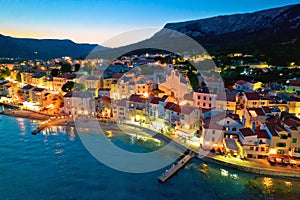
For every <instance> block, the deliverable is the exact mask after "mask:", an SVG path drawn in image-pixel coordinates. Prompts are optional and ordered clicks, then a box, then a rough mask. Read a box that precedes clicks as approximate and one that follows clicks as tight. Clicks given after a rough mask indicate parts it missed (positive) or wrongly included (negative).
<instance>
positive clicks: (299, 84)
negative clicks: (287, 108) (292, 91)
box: [290, 80, 300, 87]
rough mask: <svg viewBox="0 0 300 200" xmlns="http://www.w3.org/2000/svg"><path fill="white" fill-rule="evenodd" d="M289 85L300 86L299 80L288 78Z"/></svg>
mask: <svg viewBox="0 0 300 200" xmlns="http://www.w3.org/2000/svg"><path fill="white" fill-rule="evenodd" d="M290 86H296V87H300V81H298V80H290Z"/></svg>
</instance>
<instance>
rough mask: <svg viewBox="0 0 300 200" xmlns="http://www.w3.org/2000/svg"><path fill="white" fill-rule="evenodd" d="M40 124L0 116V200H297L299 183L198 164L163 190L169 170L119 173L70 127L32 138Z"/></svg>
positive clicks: (114, 138)
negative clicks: (165, 175)
mask: <svg viewBox="0 0 300 200" xmlns="http://www.w3.org/2000/svg"><path fill="white" fill-rule="evenodd" d="M40 123H41V122H39V121H34V120H30V119H24V118H13V117H9V116H3V115H0V199H130V200H134V199H143V200H144V199H213V200H217V199H231V200H233V199H252V200H253V199H280V200H282V199H300V180H297V179H285V178H274V177H266V176H261V175H256V174H250V173H246V172H241V171H237V170H234V169H230V168H226V167H222V166H218V165H214V164H211V163H206V164H207V165H208V170H207V171H206V170H205V171H203V170H200V169H201V166H203V164H204V163H203V161H201V160H198V159H195V158H194V159H192V160H191V161H190V162H189V163H188V164H187V165H186V166H185V167H184V168H183V169H181V170H180V171H178V172H177V173H176V174H175V175H174V176H173V177H171V178H170V179H169V180H168V181H167V182H165V183H163V184H162V183H159V182H158V177H159V176H160V175H161V174H162V173H164V172H165V170H166V169H167V168H169V167H170V166H166V167H164V168H161V169H158V170H155V171H152V172H148V173H127V172H122V171H118V170H116V169H112V168H110V167H108V166H106V165H105V164H103V163H101V162H100V161H98V160H97V159H95V158H94V157H93V156H92V155H91V154H90V153H89V152H88V151H87V149H86V148H85V146H84V145H83V143H82V141H81V140H80V137H79V136H78V134H77V133H76V131H75V129H74V128H73V127H60V126H58V127H48V128H47V129H45V130H43V131H42V132H41V133H39V134H37V135H32V134H31V132H32V131H33V130H34V129H35V128H37V127H38V125H39V124H40ZM110 141H111V142H112V143H114V144H115V145H117V146H118V147H120V148H123V149H125V150H127V151H132V152H137V153H142V152H151V151H154V150H157V149H158V148H161V146H163V145H164V142H163V141H160V142H158V141H156V140H143V141H141V140H138V139H137V138H136V137H135V136H134V135H130V134H124V133H118V132H116V131H115V132H113V134H112V135H111V136H110ZM177 148H178V147H176V146H175V145H174V152H176V151H178V149H177ZM161 159H165V157H164V156H162V157H161Z"/></svg>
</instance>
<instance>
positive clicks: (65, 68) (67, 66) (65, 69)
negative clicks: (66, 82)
mask: <svg viewBox="0 0 300 200" xmlns="http://www.w3.org/2000/svg"><path fill="white" fill-rule="evenodd" d="M60 66H61V68H60V72H61V73H67V72H72V70H71V69H72V66H71V64H69V63H60Z"/></svg>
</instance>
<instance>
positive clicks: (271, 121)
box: [266, 116, 281, 123]
mask: <svg viewBox="0 0 300 200" xmlns="http://www.w3.org/2000/svg"><path fill="white" fill-rule="evenodd" d="M266 121H267V122H268V123H281V120H280V119H279V118H278V117H275V116H272V117H269V118H268V119H267V120H266Z"/></svg>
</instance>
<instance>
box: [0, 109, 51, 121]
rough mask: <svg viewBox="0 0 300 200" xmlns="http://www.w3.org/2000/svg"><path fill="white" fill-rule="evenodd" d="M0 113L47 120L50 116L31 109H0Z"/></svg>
mask: <svg viewBox="0 0 300 200" xmlns="http://www.w3.org/2000/svg"><path fill="white" fill-rule="evenodd" d="M0 114H1V115H5V116H9V117H15V118H27V119H33V120H40V121H43V120H48V119H50V117H51V116H49V115H44V114H40V113H35V112H31V111H26V110H15V109H13V110H9V111H2V112H0Z"/></svg>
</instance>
